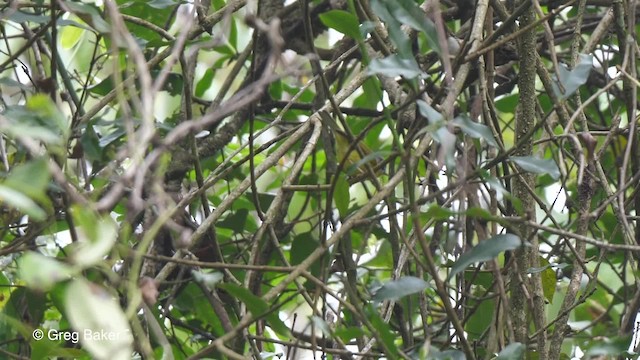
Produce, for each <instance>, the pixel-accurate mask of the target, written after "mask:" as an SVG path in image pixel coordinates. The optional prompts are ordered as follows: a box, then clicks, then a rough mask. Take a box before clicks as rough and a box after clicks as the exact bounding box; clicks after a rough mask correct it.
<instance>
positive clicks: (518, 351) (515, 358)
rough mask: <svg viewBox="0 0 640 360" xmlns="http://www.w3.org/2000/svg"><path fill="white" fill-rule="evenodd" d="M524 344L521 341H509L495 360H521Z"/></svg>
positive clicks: (524, 348)
mask: <svg viewBox="0 0 640 360" xmlns="http://www.w3.org/2000/svg"><path fill="white" fill-rule="evenodd" d="M526 348H527V347H526V346H524V345H523V344H521V343H518V342H517V343H511V344H509V345H507V347H505V348H504V349H502V351H500V353H499V354H498V357H496V360H521V359H524V351H525V350H526Z"/></svg>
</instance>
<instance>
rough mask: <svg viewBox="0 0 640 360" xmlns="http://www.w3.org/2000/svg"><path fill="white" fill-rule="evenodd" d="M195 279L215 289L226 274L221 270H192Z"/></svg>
mask: <svg viewBox="0 0 640 360" xmlns="http://www.w3.org/2000/svg"><path fill="white" fill-rule="evenodd" d="M191 275H192V276H193V279H194V280H195V281H197V282H199V283H201V284H203V285H205V286H206V287H208V288H209V289H213V288H214V287H215V286H216V285H217V284H218V283H220V282H221V281H222V280H223V279H224V274H222V273H221V272H219V271H214V272H204V271H202V270H192V271H191Z"/></svg>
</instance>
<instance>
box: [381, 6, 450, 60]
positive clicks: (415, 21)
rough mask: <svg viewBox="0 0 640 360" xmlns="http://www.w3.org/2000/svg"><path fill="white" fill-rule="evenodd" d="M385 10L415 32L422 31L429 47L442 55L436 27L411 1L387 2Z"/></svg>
mask: <svg viewBox="0 0 640 360" xmlns="http://www.w3.org/2000/svg"><path fill="white" fill-rule="evenodd" d="M386 3H387V8H388V9H390V10H391V14H392V15H393V16H394V17H395V18H396V20H398V22H400V23H402V24H406V25H408V26H410V27H412V28H414V29H416V30H419V31H422V32H423V33H424V34H425V36H426V38H427V43H428V44H429V46H430V47H431V48H432V49H433V50H435V51H436V52H437V53H438V54H441V53H442V49H441V48H440V42H439V41H438V32H437V31H436V27H435V25H434V24H433V21H431V20H430V19H429V18H427V16H426V14H425V13H424V11H423V10H422V9H421V8H420V7H419V6H418V5H417V4H416V2H415V1H413V0H387V1H386Z"/></svg>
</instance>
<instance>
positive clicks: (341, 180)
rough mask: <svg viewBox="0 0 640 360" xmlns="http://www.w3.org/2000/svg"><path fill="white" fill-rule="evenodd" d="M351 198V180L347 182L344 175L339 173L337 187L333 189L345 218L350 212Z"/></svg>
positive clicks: (342, 215) (340, 211) (341, 213)
mask: <svg viewBox="0 0 640 360" xmlns="http://www.w3.org/2000/svg"><path fill="white" fill-rule="evenodd" d="M349 200H350V198H349V182H347V179H345V177H344V175H339V176H338V181H336V188H335V190H334V191H333V201H335V203H336V208H338V213H339V214H340V217H341V218H343V219H344V218H345V217H346V216H347V215H348V212H349Z"/></svg>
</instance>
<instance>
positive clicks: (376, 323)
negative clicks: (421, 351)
mask: <svg viewBox="0 0 640 360" xmlns="http://www.w3.org/2000/svg"><path fill="white" fill-rule="evenodd" d="M365 315H366V316H367V318H368V319H369V320H370V321H371V324H372V325H373V328H374V329H375V330H376V331H377V332H378V334H379V336H380V338H381V339H382V342H383V343H384V344H385V346H386V347H387V349H388V350H389V351H390V352H391V354H388V355H389V356H388V357H387V358H390V359H396V358H398V357H399V354H398V347H397V346H396V344H395V336H393V333H392V332H391V329H390V328H389V324H387V323H386V322H384V321H383V320H382V318H381V317H380V314H378V312H377V311H376V309H375V308H374V307H373V306H371V305H368V306H366V307H365Z"/></svg>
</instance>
